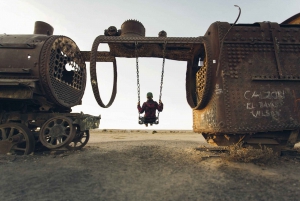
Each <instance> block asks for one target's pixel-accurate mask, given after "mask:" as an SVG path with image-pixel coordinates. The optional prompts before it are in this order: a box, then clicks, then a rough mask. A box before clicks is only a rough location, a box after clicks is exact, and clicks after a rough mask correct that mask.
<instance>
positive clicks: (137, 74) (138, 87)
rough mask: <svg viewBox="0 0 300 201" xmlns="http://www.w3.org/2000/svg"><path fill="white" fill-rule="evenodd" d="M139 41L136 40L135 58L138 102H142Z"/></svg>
mask: <svg viewBox="0 0 300 201" xmlns="http://www.w3.org/2000/svg"><path fill="white" fill-rule="evenodd" d="M137 46H138V42H135V59H136V79H137V93H138V102H139V103H140V73H139V58H138V54H137V51H138V49H137Z"/></svg>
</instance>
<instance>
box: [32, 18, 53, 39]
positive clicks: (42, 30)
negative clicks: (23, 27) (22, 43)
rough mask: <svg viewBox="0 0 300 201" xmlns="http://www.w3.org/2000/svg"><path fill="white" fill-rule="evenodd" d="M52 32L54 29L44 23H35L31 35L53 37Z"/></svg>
mask: <svg viewBox="0 0 300 201" xmlns="http://www.w3.org/2000/svg"><path fill="white" fill-rule="evenodd" d="M53 31H54V28H53V27H52V26H51V25H50V24H48V23H46V22H42V21H36V22H35V24H34V32H33V34H44V35H48V36H50V35H53Z"/></svg>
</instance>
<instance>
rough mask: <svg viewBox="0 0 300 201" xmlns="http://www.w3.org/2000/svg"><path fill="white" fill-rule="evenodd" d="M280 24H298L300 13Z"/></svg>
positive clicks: (299, 22)
mask: <svg viewBox="0 0 300 201" xmlns="http://www.w3.org/2000/svg"><path fill="white" fill-rule="evenodd" d="M281 24H300V13H297V14H296V15H293V16H292V17H290V18H288V19H286V20H285V21H283V22H281Z"/></svg>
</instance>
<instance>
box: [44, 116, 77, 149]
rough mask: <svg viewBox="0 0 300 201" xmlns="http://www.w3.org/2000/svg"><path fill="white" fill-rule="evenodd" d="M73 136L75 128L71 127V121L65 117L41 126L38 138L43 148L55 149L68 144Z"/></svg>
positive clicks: (54, 118)
mask: <svg viewBox="0 0 300 201" xmlns="http://www.w3.org/2000/svg"><path fill="white" fill-rule="evenodd" d="M75 134H76V126H75V125H73V121H72V120H71V119H70V118H68V117H65V116H57V117H53V118H51V119H49V120H48V121H46V122H45V123H44V124H43V126H42V127H41V130H40V134H39V138H40V141H41V143H42V144H43V145H44V146H45V147H47V148H49V149H56V148H61V147H63V146H65V145H68V144H70V143H71V142H72V141H73V139H74V137H75Z"/></svg>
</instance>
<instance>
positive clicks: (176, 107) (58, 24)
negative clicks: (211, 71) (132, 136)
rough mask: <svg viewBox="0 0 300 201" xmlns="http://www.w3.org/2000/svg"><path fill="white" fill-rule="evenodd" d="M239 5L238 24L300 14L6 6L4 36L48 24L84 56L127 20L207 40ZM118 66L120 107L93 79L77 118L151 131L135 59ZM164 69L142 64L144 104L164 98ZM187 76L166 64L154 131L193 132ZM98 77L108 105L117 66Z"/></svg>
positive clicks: (68, 2)
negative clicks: (95, 90)
mask: <svg viewBox="0 0 300 201" xmlns="http://www.w3.org/2000/svg"><path fill="white" fill-rule="evenodd" d="M235 4H237V5H239V6H240V7H241V9H242V14H241V17H240V19H239V22H238V23H254V22H261V21H272V22H279V23H280V22H282V21H284V20H285V19H287V18H289V17H290V16H292V15H295V14H296V13H299V12H300V1H299V0H265V1H263V0H251V1H249V0H247V1H246V0H244V1H242V0H239V1H238V0H215V1H213V0H210V1H203V0H198V1H194V0H190V1H188V0H186V1H183V0H182V1H180V0H173V1H170V0H168V1H162V0H152V1H137V0H126V1H121V0H113V1H107V0H105V1H104V0H64V1H61V0H51V1H50V0H48V1H45V0H26V1H25V0H23V1H21V0H20V1H17V0H9V1H8V0H0V24H1V26H0V33H9V34H28V33H32V32H33V27H34V22H35V21H45V22H47V23H49V24H51V25H52V26H53V27H54V34H56V35H65V36H68V37H70V38H72V39H73V40H74V41H75V42H76V43H77V45H78V46H79V48H80V49H81V50H90V49H91V46H92V43H93V41H94V39H95V37H97V36H98V35H102V34H103V30H104V29H107V28H108V27H109V26H111V25H114V26H116V27H117V28H120V26H121V24H122V23H123V22H124V21H125V20H127V19H137V20H139V21H140V22H142V23H143V24H144V26H145V28H146V36H157V33H158V32H159V31H161V30H165V31H167V33H168V36H173V37H196V36H201V35H204V33H205V32H206V30H207V29H208V27H209V25H210V24H211V23H213V22H215V21H225V22H230V23H233V22H234V21H235V19H236V17H237V15H238V8H236V7H234V5H235ZM117 64H118V93H117V97H116V100H115V102H114V104H113V105H112V106H111V107H110V108H108V109H103V108H100V107H99V106H98V105H97V103H96V101H95V99H94V96H93V94H92V91H91V86H90V85H91V84H90V81H89V77H88V83H87V88H86V92H85V95H84V98H83V104H82V105H81V106H76V107H74V108H73V112H80V111H83V112H84V113H87V114H92V115H99V114H101V116H102V120H101V123H100V128H102V129H104V128H115V129H139V128H145V127H144V126H140V125H138V123H137V117H138V113H137V109H136V103H137V89H136V71H135V59H125V58H117ZM161 65H162V59H149V58H147V59H146V58H141V59H140V83H141V101H143V100H145V98H144V97H145V96H146V93H147V92H148V91H151V92H153V94H154V99H157V98H158V93H159V84H160V73H161ZM87 67H88V68H89V63H87ZM88 70H89V69H88ZM185 71H186V63H185V62H177V61H171V60H167V61H166V66H165V77H164V87H163V95H162V101H163V103H164V104H165V109H164V111H163V112H162V113H161V115H160V124H159V125H157V126H154V127H152V128H151V129H192V125H193V122H192V110H191V109H190V108H189V106H188V104H187V102H186V98H185ZM88 73H89V71H88ZM98 75H99V77H98V81H100V83H99V84H100V92H101V95H102V96H103V99H104V101H105V102H107V101H108V99H109V97H110V93H111V89H112V68H111V65H109V64H105V65H104V64H102V63H100V64H99V67H98Z"/></svg>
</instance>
